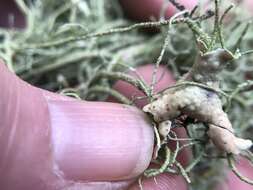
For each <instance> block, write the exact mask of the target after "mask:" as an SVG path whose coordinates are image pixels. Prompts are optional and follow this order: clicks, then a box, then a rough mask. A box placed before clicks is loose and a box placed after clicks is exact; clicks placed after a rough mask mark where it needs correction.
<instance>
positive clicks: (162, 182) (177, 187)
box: [129, 174, 188, 190]
mask: <svg viewBox="0 0 253 190" xmlns="http://www.w3.org/2000/svg"><path fill="white" fill-rule="evenodd" d="M139 182H140V183H138V182H136V183H135V184H134V185H132V186H131V187H130V188H129V190H139V189H140V186H142V189H144V190H187V189H188V187H187V184H186V182H185V180H184V179H183V177H182V176H179V175H171V174H161V175H159V176H156V177H155V178H154V177H151V178H144V179H142V180H141V181H139Z"/></svg>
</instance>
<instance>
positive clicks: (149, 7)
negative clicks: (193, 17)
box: [119, 0, 197, 22]
mask: <svg viewBox="0 0 253 190" xmlns="http://www.w3.org/2000/svg"><path fill="white" fill-rule="evenodd" d="M119 2H120V4H121V6H122V8H123V11H124V13H125V14H126V16H128V18H130V19H132V20H135V21H141V22H147V21H151V20H152V19H155V20H159V18H160V16H161V13H162V11H163V9H164V10H165V11H164V16H165V19H168V18H170V17H171V16H173V15H174V14H175V13H176V12H177V9H176V8H175V7H174V6H173V5H172V4H171V3H170V2H167V3H165V4H164V2H165V1H164V0H119ZM177 2H179V3H180V4H182V5H184V6H185V8H186V9H189V10H191V9H192V8H193V7H194V6H195V5H197V0H178V1H177Z"/></svg>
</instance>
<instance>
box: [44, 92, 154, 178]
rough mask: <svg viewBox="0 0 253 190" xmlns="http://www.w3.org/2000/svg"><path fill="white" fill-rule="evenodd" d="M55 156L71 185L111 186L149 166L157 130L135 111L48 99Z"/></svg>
mask: <svg viewBox="0 0 253 190" xmlns="http://www.w3.org/2000/svg"><path fill="white" fill-rule="evenodd" d="M47 99H48V100H47V101H48V107H49V112H50V118H51V126H52V142H53V149H54V156H55V160H56V163H57V165H58V168H59V170H61V172H62V173H63V174H64V176H65V177H66V178H68V179H71V180H78V181H80V180H89V181H105V180H106V181H108V180H109V181H113V180H123V179H130V178H133V177H136V176H138V175H139V174H140V173H142V172H143V171H144V170H145V169H146V168H147V167H148V165H149V162H150V160H151V156H152V151H153V142H154V136H153V130H152V127H151V126H150V124H149V122H148V121H147V119H146V118H145V116H144V114H143V113H142V112H141V111H139V110H138V109H136V108H133V107H129V106H125V105H121V104H115V103H103V102H80V101H77V100H73V99H69V98H61V99H59V98H57V97H52V96H51V97H50V96H47Z"/></svg>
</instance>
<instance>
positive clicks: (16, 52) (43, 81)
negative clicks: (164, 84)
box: [0, 0, 253, 190]
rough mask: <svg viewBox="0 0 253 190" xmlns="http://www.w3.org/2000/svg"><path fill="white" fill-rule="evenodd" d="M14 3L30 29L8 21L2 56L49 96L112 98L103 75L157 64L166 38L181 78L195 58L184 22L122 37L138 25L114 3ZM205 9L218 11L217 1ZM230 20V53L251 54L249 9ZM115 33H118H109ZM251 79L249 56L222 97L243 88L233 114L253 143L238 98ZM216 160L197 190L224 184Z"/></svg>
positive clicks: (249, 105) (251, 103)
mask: <svg viewBox="0 0 253 190" xmlns="http://www.w3.org/2000/svg"><path fill="white" fill-rule="evenodd" d="M202 2H203V1H202ZM16 3H17V5H18V7H19V9H20V10H21V12H22V14H23V15H24V18H25V27H23V28H15V27H13V26H14V25H15V22H16V21H15V19H17V18H15V17H14V18H12V17H13V15H12V16H11V14H10V15H9V18H10V19H9V20H10V22H13V23H14V24H10V25H8V26H9V28H0V57H1V58H2V59H3V60H4V61H5V63H6V64H7V65H8V67H9V68H10V69H11V70H13V71H14V72H15V73H16V74H17V75H18V76H20V77H21V78H23V79H24V80H26V81H27V82H29V83H31V84H33V85H35V86H38V87H41V88H44V89H47V90H50V91H55V92H59V93H64V94H67V95H72V96H75V97H80V98H81V99H86V100H105V99H106V98H107V96H108V94H107V93H106V92H108V93H112V92H113V91H110V90H108V89H110V88H111V87H112V85H113V83H114V82H115V80H112V79H111V78H110V77H104V76H102V75H101V72H103V73H111V72H124V71H126V70H129V69H130V70H131V69H134V68H136V67H137V66H139V65H143V64H149V63H154V62H156V61H157V58H158V57H159V54H160V51H161V48H162V46H163V43H164V39H165V37H166V36H168V39H167V40H168V42H169V43H168V46H167V48H166V51H165V54H164V56H163V58H162V60H161V63H162V64H164V65H166V66H167V67H168V68H169V69H170V70H171V71H172V72H173V74H174V76H175V78H176V79H179V78H180V77H181V76H182V75H183V74H184V73H186V72H187V71H188V70H189V69H190V68H191V66H192V64H193V62H194V61H195V58H196V54H197V47H196V43H195V39H194V35H193V34H192V31H191V30H190V29H189V28H188V27H187V26H186V25H184V24H182V25H181V24H179V25H173V26H171V27H170V30H169V35H167V32H168V31H167V30H168V27H167V25H160V26H159V29H158V28H157V27H156V28H155V29H154V28H153V29H151V30H152V31H145V30H147V29H140V28H141V27H133V28H129V27H128V28H125V29H127V30H126V31H125V32H122V30H120V28H123V27H127V26H130V25H133V24H134V21H131V20H128V19H127V18H126V17H125V15H124V13H123V11H122V8H121V6H120V4H119V3H118V1H116V0H61V1H56V0H55V1H52V0H26V1H23V0H16ZM230 3H231V2H230V1H222V5H221V7H220V9H221V10H222V11H224V10H225V9H226V8H227V7H228V6H229V5H230ZM203 4H204V3H201V5H203ZM208 6H209V7H208V8H210V9H211V10H214V6H213V3H210V4H208ZM205 9H206V8H205V7H203V6H202V7H201V6H200V8H199V9H198V11H197V12H199V14H203V13H204V12H205ZM14 15H15V14H14ZM20 16H21V15H20V14H18V17H19V18H21V17H20ZM16 17H17V16H16ZM227 17H228V18H226V20H225V27H224V28H223V33H224V37H225V45H226V47H227V48H228V49H229V50H231V51H235V50H237V49H239V50H240V51H241V52H244V51H247V50H250V49H253V31H252V30H253V28H252V27H251V26H250V24H249V23H250V22H249V21H251V20H252V14H251V13H250V11H249V12H247V11H245V7H243V4H242V3H241V4H240V3H239V4H236V6H235V7H234V8H233V11H231V12H230V13H229V15H227ZM161 20H163V17H162V15H161ZM21 22H22V23H21V24H20V25H19V26H23V25H24V22H23V21H22V19H21ZM212 22H213V21H212V20H211V19H208V20H205V21H203V22H201V23H200V26H201V27H202V28H203V30H205V31H209V32H210V31H211V28H210V25H211V24H212ZM12 25H13V26H12ZM115 28H119V30H115V31H112V30H111V29H115ZM153 30H154V31H153ZM246 30H247V31H246ZM243 33H245V35H243ZM107 76H109V75H107ZM248 79H253V56H252V55H250V54H249V55H245V56H243V57H241V58H240V59H238V60H235V61H233V62H232V63H231V64H230V65H229V67H228V68H227V69H226V70H225V71H223V73H222V80H223V81H222V84H223V85H222V87H221V89H222V90H223V91H225V92H231V91H233V90H234V89H236V88H238V89H239V90H238V91H237V92H236V93H235V94H234V95H233V96H234V99H235V100H236V101H232V103H231V106H230V109H229V110H228V115H229V117H230V120H231V121H232V124H233V126H234V128H235V129H236V133H237V134H239V136H242V137H246V138H251V139H252V135H251V134H252V133H253V130H252V129H253V118H252V111H253V110H252V109H253V93H252V91H247V90H244V91H243V92H241V89H242V88H243V87H241V88H240V85H242V84H244V83H245V82H246V80H248ZM99 87H101V88H99ZM101 92H102V93H101ZM117 95H118V94H116V96H117ZM224 101H225V100H224ZM196 128H198V126H197V125H196V126H195V128H194V127H189V131H190V133H191V136H192V137H193V138H194V137H195V136H198V135H199V134H198V133H196V132H195V131H196ZM200 128H201V127H200ZM195 153H196V154H197V153H198V147H196V151H195ZM217 159H218V158H215V159H210V158H209V157H204V158H203V159H202V161H201V162H200V164H198V165H197V166H196V167H195V168H194V169H193V170H192V171H191V173H190V176H191V177H192V179H193V180H192V181H193V184H192V188H193V189H195V190H196V189H200V190H201V189H208V188H211V187H212V186H213V184H215V182H217V181H220V180H221V178H220V175H223V171H221V170H220V165H223V162H222V161H220V162H217ZM218 174H219V175H218ZM200 176H202V177H200Z"/></svg>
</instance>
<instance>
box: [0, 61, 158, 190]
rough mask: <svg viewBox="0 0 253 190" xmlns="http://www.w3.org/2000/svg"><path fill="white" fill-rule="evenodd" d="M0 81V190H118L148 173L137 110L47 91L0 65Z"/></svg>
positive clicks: (146, 139)
mask: <svg viewBox="0 0 253 190" xmlns="http://www.w3.org/2000/svg"><path fill="white" fill-rule="evenodd" d="M0 77H1V80H0V88H1V89H2V93H1V98H0V114H1V115H0V136H1V138H0V151H1V155H0V189H4V190H16V189H26V190H33V189H36V190H56V189H61V190H62V189H65V188H66V189H68V190H70V189H75V188H83V189H100V190H103V189H105V190H107V189H110V190H111V189H115V190H116V189H120V188H121V187H122V188H123V187H124V188H125V187H127V186H128V185H129V183H131V180H132V179H133V178H134V177H136V176H138V175H140V174H141V173H142V172H143V171H144V170H145V169H146V168H147V167H148V165H149V162H150V160H151V156H152V152H153V143H154V135H153V129H152V127H151V126H150V122H149V121H148V120H147V118H146V117H145V115H144V114H143V113H142V112H141V111H140V110H138V109H137V108H134V107H130V106H125V105H122V104H116V103H105V102H100V103H98V102H97V103H96V102H84V101H78V100H75V99H72V98H68V97H65V96H60V95H57V94H54V93H50V92H47V91H44V90H41V89H38V88H35V87H33V86H31V85H29V84H27V83H26V82H24V81H22V80H20V79H19V78H18V77H17V76H15V75H14V74H13V73H11V72H10V71H9V70H8V69H7V68H6V67H5V66H4V65H3V64H2V63H1V64H0ZM129 180H130V181H129ZM112 181H114V182H112ZM101 184H104V185H102V186H101Z"/></svg>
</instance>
